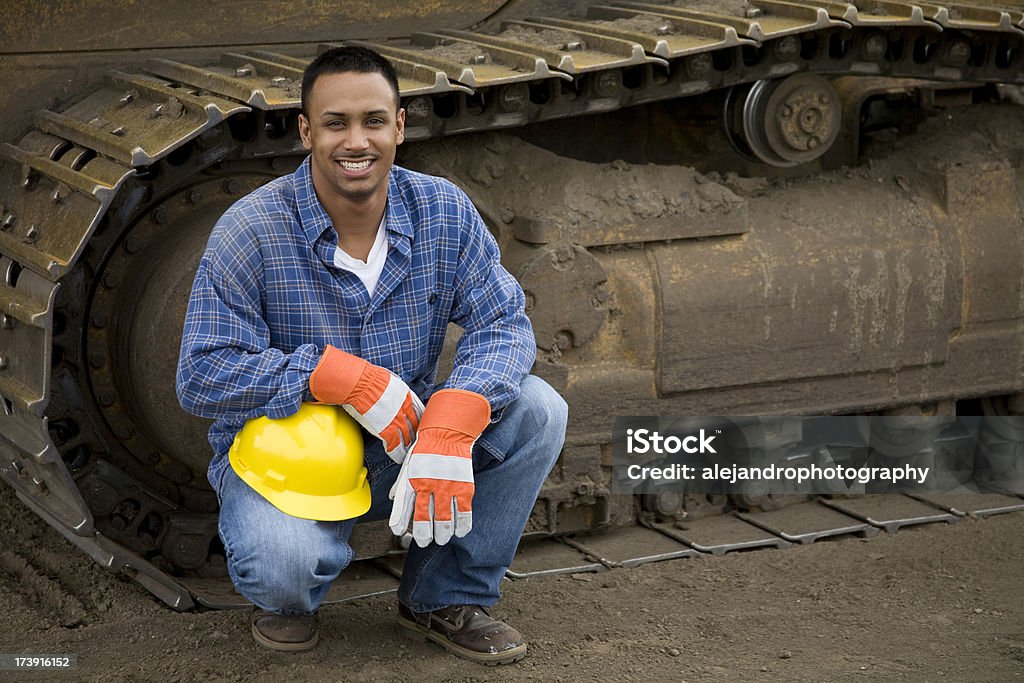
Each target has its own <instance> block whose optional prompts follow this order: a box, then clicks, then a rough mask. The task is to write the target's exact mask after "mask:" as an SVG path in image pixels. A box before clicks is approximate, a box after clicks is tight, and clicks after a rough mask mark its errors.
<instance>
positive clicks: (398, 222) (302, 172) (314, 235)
mask: <svg viewBox="0 0 1024 683" xmlns="http://www.w3.org/2000/svg"><path fill="white" fill-rule="evenodd" d="M397 168H398V167H397V166H394V165H392V167H391V171H390V172H389V173H388V206H387V209H386V210H385V211H384V227H385V228H386V229H387V230H389V231H391V232H395V233H398V234H399V235H403V236H405V237H409V238H411V237H412V234H413V229H412V220H411V219H410V218H409V214H408V213H407V212H406V210H405V203H404V202H403V201H402V193H401V190H400V189H399V187H398V181H397V180H395V169H397ZM294 178H295V199H296V204H297V205H298V209H299V220H300V222H301V224H302V231H303V232H304V233H305V234H306V239H307V240H309V243H310V244H315V243H316V241H317V240H318V239H320V236H321V235H323V234H324V231H326V230H328V229H332V230H333V227H334V224H333V223H332V222H331V217H330V216H328V215H327V211H326V210H325V209H324V207H323V204H321V203H320V200H319V199H317V196H316V190H315V189H314V188H313V174H312V156H311V155H310V156H307V157H306V158H305V159H304V160H303V161H302V163H301V164H299V167H298V168H297V169H295V174H294Z"/></svg>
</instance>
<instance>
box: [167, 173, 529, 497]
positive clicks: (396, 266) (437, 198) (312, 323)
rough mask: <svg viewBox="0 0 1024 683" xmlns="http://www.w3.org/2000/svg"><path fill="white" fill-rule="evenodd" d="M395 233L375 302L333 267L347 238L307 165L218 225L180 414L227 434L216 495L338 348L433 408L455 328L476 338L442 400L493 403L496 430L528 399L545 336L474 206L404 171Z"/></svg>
mask: <svg viewBox="0 0 1024 683" xmlns="http://www.w3.org/2000/svg"><path fill="white" fill-rule="evenodd" d="M384 226H385V229H386V237H387V240H388V244H389V250H388V255H387V260H386V262H385V264H384V270H383V272H382V273H381V275H380V280H379V282H378V284H377V288H376V291H375V292H374V294H373V296H372V297H370V296H369V294H368V293H367V291H366V288H365V287H364V286H363V283H362V282H361V281H360V280H359V278H358V277H357V276H356V275H354V274H353V273H351V272H349V271H346V270H343V269H339V268H337V267H336V266H335V265H334V251H335V248H336V247H337V245H338V238H337V234H336V232H335V231H334V229H333V225H332V223H331V219H330V218H329V217H328V215H327V212H326V211H325V210H324V208H323V206H322V205H321V204H320V202H319V201H318V200H317V197H316V194H315V192H314V190H313V181H312V177H311V175H310V160H309V158H307V159H306V160H305V161H304V162H303V163H302V164H301V165H300V166H299V168H298V169H297V170H296V171H295V173H292V174H290V175H286V176H282V177H280V178H277V179H275V180H273V181H271V182H269V183H267V184H266V185H264V186H263V187H261V188H259V189H258V190H256V191H255V192H253V193H251V194H249V195H248V196H246V197H244V198H243V199H241V200H240V201H238V202H236V203H235V204H234V206H232V207H231V208H230V209H228V211H227V212H226V213H225V214H224V215H223V216H222V217H221V219H220V220H219V221H218V222H217V225H216V226H215V227H214V229H213V233H212V234H211V235H210V240H209V242H208V243H207V246H206V252H205V253H204V254H203V257H202V260H201V261H200V262H199V270H198V271H197V272H196V278H195V282H194V283H193V285H192V296H191V299H190V300H189V305H188V312H187V313H186V315H185V329H184V333H183V336H182V340H181V355H180V357H179V360H178V375H177V390H178V400H179V401H180V402H181V405H182V407H184V408H185V410H187V411H189V412H190V413H193V414H195V415H199V416H201V417H206V418H213V419H215V420H216V421H215V422H214V424H213V426H212V427H211V428H210V434H209V438H210V444H211V445H212V446H213V453H214V457H213V461H212V462H211V463H210V471H209V472H208V476H209V477H210V482H211V484H213V485H214V487H216V486H217V482H218V481H219V479H220V474H221V473H222V472H223V470H224V468H225V467H226V463H227V459H226V458H223V457H222V456H224V455H226V454H227V452H228V449H229V448H230V447H231V442H232V441H233V440H234V437H235V434H236V433H237V432H238V430H239V429H241V428H242V425H243V424H245V422H246V420H248V419H250V418H253V417H259V416H261V415H267V416H269V417H270V418H275V419H276V418H281V417H286V416H288V415H291V414H293V413H295V412H296V411H297V410H298V409H299V404H300V403H301V402H302V401H303V400H309V395H308V388H309V376H310V374H311V373H312V371H313V368H315V367H316V365H317V363H318V362H319V360H320V354H321V353H322V351H323V349H324V347H325V346H326V345H327V344H331V345H333V346H336V347H337V348H339V349H343V350H345V351H348V352H349V353H352V354H354V355H356V356H359V357H360V358H363V359H365V360H367V361H369V362H371V363H373V364H375V365H380V366H382V367H385V368H387V369H389V370H391V371H392V372H394V373H395V374H396V375H398V376H399V377H401V378H402V379H403V380H405V382H406V383H407V384H408V385H409V387H410V388H411V389H412V390H413V391H414V392H416V394H417V395H419V396H420V397H421V398H422V399H423V400H426V399H428V398H429V395H430V394H431V393H432V391H433V389H434V382H435V380H436V374H437V361H438V356H439V354H440V352H441V346H442V343H443V341H444V336H445V330H446V328H447V325H448V322H449V321H451V322H454V323H456V324H457V325H459V326H461V327H462V328H464V330H465V333H464V334H463V336H462V338H461V339H460V340H459V343H458V345H457V347H456V355H455V369H454V371H453V372H452V374H451V376H450V377H449V379H448V380H447V381H446V382H445V385H444V386H445V387H448V388H458V389H466V390H469V391H475V392H477V393H479V394H482V395H483V396H485V397H486V398H487V400H488V401H489V402H490V404H491V409H492V413H493V415H494V419H495V420H496V419H498V417H500V415H501V409H502V408H503V407H504V406H506V405H507V404H508V403H510V402H511V401H513V400H515V399H516V398H517V397H518V395H519V383H520V381H521V380H522V379H523V377H525V376H526V374H527V373H528V372H529V370H530V366H531V365H532V364H533V361H534V358H535V356H536V344H535V342H534V337H533V328H532V327H531V325H530V321H529V319H528V318H527V317H526V314H525V312H524V305H525V300H524V296H523V291H522V289H521V288H520V286H519V283H517V282H516V281H515V279H514V278H513V277H512V276H511V275H510V274H509V272H508V271H507V270H505V268H504V267H503V266H502V265H501V263H500V261H499V253H498V246H497V244H496V243H495V241H494V238H493V237H492V236H491V234H490V233H489V232H488V231H487V228H486V226H485V225H484V223H483V220H482V219H481V218H480V215H479V214H478V213H477V211H476V209H475V208H474V207H473V205H472V203H471V202H470V201H469V198H468V197H467V196H466V195H465V193H464V192H462V190H460V189H459V188H457V187H456V186H455V185H453V184H452V183H450V182H448V181H447V180H444V179H442V178H435V177H432V176H428V175H423V174H421V173H415V172H413V171H409V170H406V169H404V168H401V167H398V166H393V167H392V169H391V174H390V176H389V179H388V200H387V210H386V218H385V222H384Z"/></svg>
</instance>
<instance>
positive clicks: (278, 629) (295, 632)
mask: <svg viewBox="0 0 1024 683" xmlns="http://www.w3.org/2000/svg"><path fill="white" fill-rule="evenodd" d="M252 637H253V638H254V639H255V640H256V642H257V643H259V644H260V645H262V646H263V647H267V648H270V649H271V650H278V651H279V652H298V651H300V650H310V649H312V648H314V647H315V646H316V643H317V640H319V638H320V632H319V629H318V628H317V623H316V614H274V613H273V612H268V611H266V610H262V609H255V610H254V611H253V613H252Z"/></svg>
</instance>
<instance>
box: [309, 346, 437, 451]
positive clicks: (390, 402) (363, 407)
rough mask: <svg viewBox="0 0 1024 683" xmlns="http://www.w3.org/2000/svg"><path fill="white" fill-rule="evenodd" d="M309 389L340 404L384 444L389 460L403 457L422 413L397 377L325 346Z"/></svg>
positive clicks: (326, 400) (315, 395)
mask: <svg viewBox="0 0 1024 683" xmlns="http://www.w3.org/2000/svg"><path fill="white" fill-rule="evenodd" d="M309 391H310V393H312V394H313V398H315V399H316V400H317V401H319V402H320V403H330V404H333V405H340V406H341V407H342V408H343V409H344V410H345V412H347V413H348V414H349V415H351V416H352V417H353V418H354V419H355V421H356V422H358V423H359V424H360V425H361V426H362V427H363V428H364V429H366V431H368V432H370V433H371V434H373V435H375V436H376V437H377V438H379V439H380V440H381V441H382V442H383V443H384V450H385V451H386V452H387V454H388V457H390V458H391V459H392V460H394V461H395V462H397V463H401V462H402V461H403V460H405V456H406V453H408V452H409V447H410V446H411V445H412V442H413V439H414V438H415V436H416V428H417V427H418V426H419V423H420V416H421V415H422V414H423V402H422V401H420V399H419V397H418V396H416V394H414V393H413V392H412V389H410V388H409V385H407V384H406V383H405V382H403V381H402V380H401V379H400V378H399V377H397V376H396V375H394V374H393V373H392V372H390V371H389V370H387V369H385V368H382V367H380V366H378V365H374V364H373V363H370V362H368V361H365V360H363V359H362V358H359V357H358V356H353V355H352V354H351V353H346V352H345V351H342V350H341V349H336V348H334V347H333V346H331V345H328V346H327V348H326V349H324V353H323V355H322V356H321V357H320V362H319V363H317V366H316V368H314V369H313V374H312V375H310V377H309Z"/></svg>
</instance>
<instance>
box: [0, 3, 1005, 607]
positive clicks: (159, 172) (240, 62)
mask: <svg viewBox="0 0 1024 683" xmlns="http://www.w3.org/2000/svg"><path fill="white" fill-rule="evenodd" d="M349 42H359V41H349ZM364 44H366V45H368V46H370V47H373V48H374V49H377V50H379V51H380V52H382V53H383V54H385V55H387V56H388V57H389V58H390V59H392V61H393V62H394V63H395V65H396V68H397V70H398V73H399V76H400V86H401V94H402V103H403V106H404V107H405V109H406V111H407V123H406V139H407V140H409V141H418V140H426V139H431V138H441V137H445V136H452V135H457V134H465V133H479V132H483V131H491V130H499V129H504V128H513V127H521V126H525V125H527V124H531V123H537V122H543V121H551V120H555V119H564V118H571V117H578V116H582V115H586V114H590V113H597V112H611V111H614V110H618V109H622V108H625V107H630V106H635V105H640V104H645V103H651V102H657V101H665V100H672V99H677V98H681V97H688V96H693V95H699V94H702V93H706V92H709V91H715V90H722V91H725V90H727V89H730V88H737V87H750V88H751V90H753V88H755V87H757V85H756V84H759V83H763V82H767V81H770V80H772V79H780V78H782V77H787V76H793V75H796V74H813V75H819V76H871V77H878V78H886V79H890V78H900V79H915V81H921V82H931V83H936V82H939V83H956V84H959V83H972V84H980V83H997V84H1024V12H1021V11H1020V10H1019V9H997V8H993V7H988V6H985V7H983V6H980V5H977V6H976V5H969V4H958V5H951V4H920V3H917V4H915V3H904V2H889V1H873V2H859V3H857V4H851V3H844V2H832V1H831V0H821V1H813V2H812V1H806V0H805V1H800V2H788V1H776V0H761V1H758V2H753V3H751V4H750V7H749V9H748V10H746V11H745V12H743V13H742V15H733V14H729V13H726V12H721V13H718V12H715V13H712V12H705V11H697V10H693V9H685V8H678V7H674V6H668V5H653V4H645V3H632V2H622V3H611V4H609V5H607V6H599V7H598V6H595V7H592V8H590V10H589V14H588V17H587V18H586V19H579V20H567V19H560V18H545V17H539V18H530V19H525V20H512V21H508V22H505V23H504V24H502V25H501V26H500V28H497V29H494V30H489V31H486V32H474V31H456V30H443V31H437V32H430V33H422V34H414V35H412V36H411V37H409V38H407V39H403V40H395V41H387V42H372V43H369V42H368V43H364ZM326 46H329V45H325V46H321V48H323V47H326ZM312 56H313V55H312V54H310V55H309V56H307V57H295V56H288V55H284V54H277V53H273V52H268V51H263V50H250V51H242V52H226V53H224V54H223V55H222V57H221V59H220V63H219V64H217V65H214V66H210V65H194V64H188V63H184V62H178V61H171V60H167V59H153V60H150V61H148V62H146V63H145V64H144V65H143V67H142V68H141V69H138V70H134V71H131V72H127V73H126V72H121V71H111V72H109V73H108V74H107V79H106V83H105V85H104V86H103V87H101V88H100V89H98V90H96V91H95V92H92V93H91V94H89V95H87V96H86V97H84V98H83V99H81V100H79V101H77V102H76V103H74V104H72V105H71V106H69V107H67V108H65V109H64V110H62V111H59V112H56V111H40V112H38V113H37V115H36V117H35V126H34V129H33V130H31V131H30V132H28V133H27V134H26V135H24V136H23V137H22V138H21V139H20V140H19V141H18V142H17V143H15V144H9V143H4V144H3V145H0V272H2V273H3V278H2V281H0V303H2V306H0V339H2V340H3V341H2V343H0V349H2V351H0V397H2V401H0V434H2V439H0V452H2V454H3V457H2V458H0V474H2V475H3V477H4V478H5V479H6V480H7V481H8V482H9V483H10V484H11V485H12V486H13V487H14V488H15V489H16V491H17V494H18V496H19V498H20V499H21V500H22V501H23V502H24V503H25V504H27V505H28V506H29V507H31V508H32V509H33V510H34V511H35V512H36V514H38V515H39V516H40V517H42V518H43V519H45V520H46V521H47V522H48V523H49V524H50V525H51V526H53V527H54V528H56V529H57V530H58V531H60V532H61V533H62V534H63V535H64V536H65V537H66V538H67V539H68V540H70V541H71V542H72V543H74V544H75V545H77V546H78V547H79V548H81V549H82V550H84V551H85V552H86V553H88V554H89V555H90V556H92V557H93V558H94V559H95V560H96V561H97V562H99V563H100V564H102V565H104V566H107V567H109V568H111V569H113V570H115V571H120V572H123V573H125V574H128V575H131V576H133V577H134V578H136V579H137V580H138V581H139V582H140V583H142V584H143V585H144V586H146V588H148V589H149V590H151V591H152V592H153V593H154V594H156V595H157V596H158V597H160V598H161V599H162V600H163V601H165V602H166V603H167V604H169V605H171V606H172V607H175V608H177V609H188V608H191V607H192V606H193V605H194V601H193V597H192V592H190V590H189V589H188V588H186V587H185V585H184V584H183V583H182V581H180V580H178V579H177V578H175V577H173V576H172V575H171V573H169V572H170V570H172V568H177V570H181V569H182V568H184V569H185V570H187V571H190V572H193V573H194V574H195V575H197V576H198V578H200V579H201V578H202V575H203V574H208V575H216V574H218V573H219V571H218V567H217V566H212V565H211V564H210V558H209V554H210V548H211V545H212V544H215V542H216V514H215V513H216V499H215V497H214V496H213V494H212V492H211V491H210V490H209V489H208V487H206V486H205V482H202V481H201V479H202V477H201V472H202V467H201V464H197V463H198V459H199V456H197V463H189V464H184V463H182V462H179V461H177V460H175V459H174V458H171V457H169V456H168V455H167V453H166V452H165V449H163V448H161V447H160V445H159V444H154V443H152V442H151V440H149V439H147V437H146V436H145V434H144V430H141V429H140V428H139V425H138V424H137V422H138V418H137V416H136V415H134V414H133V413H132V410H131V408H130V405H129V402H127V401H126V400H125V397H124V396H122V395H120V394H119V393H118V392H117V391H116V386H115V384H116V377H115V372H116V369H112V368H113V366H114V365H116V363H113V362H112V359H110V358H108V357H106V356H105V354H104V353H103V352H102V350H101V349H102V348H103V344H102V343H99V342H101V341H102V340H104V339H106V338H107V335H112V334H119V333H125V330H119V329H118V328H117V324H118V322H117V320H116V316H112V315H111V313H112V308H111V306H112V304H111V303H110V301H112V299H113V297H114V296H124V295H123V294H118V292H119V291H120V292H123V291H124V288H125V287H131V286H132V283H133V279H132V277H133V276H132V272H133V268H137V267H139V264H138V263H136V262H134V261H133V259H134V258H135V255H136V254H138V253H140V252H142V251H145V249H146V247H147V245H150V244H151V243H153V241H154V240H166V239H169V238H168V237H167V233H168V230H167V227H166V226H169V225H171V226H173V225H175V222H174V221H175V219H176V216H179V215H180V214H181V212H183V211H185V210H186V209H187V208H188V207H192V208H193V209H195V207H200V208H201V209H202V210H203V211H206V212H208V213H210V214H211V215H214V217H215V214H216V211H217V210H218V209H219V210H223V208H226V206H227V205H228V204H229V203H230V202H231V201H234V200H235V199H237V198H239V197H240V196H242V195H243V194H244V193H245V192H248V191H249V190H251V189H253V188H255V187H257V186H258V185H259V184H261V183H262V182H265V181H266V180H268V179H269V178H271V177H274V176H276V175H280V174H282V173H285V172H287V171H288V170H290V169H291V168H292V167H294V164H295V162H296V161H297V158H298V155H300V154H302V152H303V150H302V149H301V146H300V145H299V143H298V138H297V135H296V134H295V131H296V116H297V114H298V108H299V104H300V99H299V97H300V92H299V85H300V80H301V73H302V69H303V67H304V66H305V65H306V64H307V63H308V61H309V60H310V59H312ZM810 87H811V88H812V92H813V87H814V86H813V85H811V86H810ZM748 95H749V93H748ZM819 97H821V98H822V99H821V101H820V104H821V106H822V108H823V109H825V110H826V111H827V112H832V113H833V114H834V116H831V118H830V117H825V119H823V120H822V121H821V122H812V124H811V125H810V128H809V129H808V130H807V131H806V134H801V135H798V136H793V135H788V134H787V133H786V131H785V130H784V129H781V128H780V129H779V130H776V131H775V133H774V134H773V133H772V132H771V131H769V132H768V134H767V138H765V139H761V138H760V137H758V136H753V135H750V134H749V131H747V135H744V134H743V123H744V121H741V122H740V124H741V125H740V126H739V130H740V132H739V133H738V136H737V137H738V138H739V139H738V140H737V141H736V144H737V145H738V146H739V147H746V148H747V151H748V152H750V151H752V152H754V153H755V154H758V156H760V157H762V158H765V159H767V160H768V163H770V164H771V163H772V161H775V162H777V163H775V164H773V165H777V166H786V165H792V164H794V163H799V161H800V158H801V154H802V153H803V152H805V151H806V150H807V149H808V148H812V147H814V146H815V145H817V144H820V143H821V142H822V141H824V140H826V139H829V138H830V139H835V135H836V129H837V127H838V123H837V121H838V117H839V115H840V114H839V112H838V107H839V106H840V105H839V103H838V101H836V100H834V99H830V96H829V95H828V94H827V93H821V94H820V95H819ZM739 115H742V116H746V115H747V113H746V110H744V111H743V112H739ZM773 135H774V137H773ZM765 150H767V151H765ZM759 152H760V154H759ZM765 155H766V156H765ZM642 242H643V237H642V236H640V237H637V238H631V237H630V236H628V235H620V236H619V238H618V239H617V241H616V240H615V239H612V238H608V239H606V240H605V241H604V243H603V244H604V246H608V245H611V244H636V243H642ZM161 244H163V243H161ZM167 244H170V245H173V240H172V241H171V242H168V243H167ZM147 265H148V267H159V264H155V263H149V264H147ZM140 305H145V304H140ZM76 331H81V335H82V337H83V338H84V339H85V343H83V342H82V340H81V339H79V338H78V337H76V336H75V335H76V334H77V332H76ZM94 340H95V341H97V343H92V342H93V341H94ZM87 349H88V351H87ZM160 361H162V362H164V363H167V362H172V363H173V360H172V359H169V358H167V357H164V358H158V359H155V360H154V362H160ZM125 362H131V363H139V362H140V361H139V360H138V359H137V358H132V359H130V361H125ZM133 367H134V366H133ZM72 368H77V369H81V368H88V378H89V380H88V384H89V386H88V389H89V391H91V394H92V396H87V395H86V392H85V390H84V389H83V386H82V383H81V382H78V381H76V379H75V375H74V373H73V372H72V370H71V369H72ZM153 390H154V391H156V389H155V388H154V389H153ZM607 436H608V435H607V433H604V432H600V431H598V432H591V433H572V432H570V434H569V436H568V441H567V446H568V447H569V448H575V449H586V450H591V451H594V452H597V451H599V450H600V447H601V445H602V444H606V443H608V438H607ZM115 442H116V443H115ZM115 461H116V462H115ZM197 473H198V477H197ZM548 489H549V490H548V495H549V496H550V497H551V499H552V500H553V501H558V500H561V501H563V502H564V501H566V500H569V499H571V498H573V497H580V496H582V497H587V496H591V495H592V494H593V492H592V491H589V490H583V489H582V487H577V488H572V489H571V490H568V489H566V490H562V489H559V488H558V487H557V486H554V485H552V486H550V487H548ZM711 507H713V508H714V507H715V505H714V504H712V505H711ZM818 507H821V506H818ZM721 508H722V506H718V509H721ZM545 509H546V512H541V513H539V518H538V519H535V520H531V524H532V531H533V533H535V534H538V535H545V534H551V533H555V532H564V531H565V526H564V525H559V524H558V520H557V519H556V516H557V509H558V505H557V504H549V505H547V506H546V508H545ZM815 509H818V508H815ZM848 512H849V511H846V510H840V513H841V514H844V515H845V514H848ZM950 514H952V513H950ZM537 515H538V513H537V512H535V517H536V516H537ZM98 517H102V518H103V520H104V521H103V524H102V528H100V526H101V525H99V524H98V523H97V518H98ZM729 519H730V520H736V521H739V522H742V523H744V524H748V525H752V527H754V528H759V529H762V530H763V525H760V526H759V525H758V523H757V522H756V521H755V520H754V518H750V519H742V518H740V517H732V516H730V517H729ZM586 524H587V525H588V526H590V527H594V528H600V527H607V526H609V525H611V519H610V514H605V515H603V516H602V515H601V514H597V516H596V517H592V518H589V519H588V520H587V522H586ZM669 531H671V530H665V529H661V530H658V534H660V536H659V538H661V537H665V538H668V537H670V536H673V535H674V532H673V533H668V532H669ZM675 536H678V534H675ZM773 536H775V537H776V538H782V537H780V536H777V535H775V534H774V533H773ZM783 540H784V539H783ZM683 542H684V544H686V543H689V542H688V541H686V540H685V538H684V540H683ZM584 545H585V544H584ZM698 545H700V544H699V543H698ZM685 547H686V548H690V549H693V548H696V547H697V546H694V545H693V544H692V543H690V544H689V545H686V546H685ZM712 552H713V551H712ZM590 555H591V556H592V557H594V558H597V561H598V563H599V564H601V565H602V566H605V563H603V562H602V561H601V559H600V558H599V557H598V555H599V553H598V554H597V555H595V554H593V553H590ZM147 558H149V559H147ZM154 558H155V559H154ZM631 559H635V558H626V560H610V561H611V562H624V561H630V560H631ZM150 560H154V561H155V562H157V564H153V563H151V561H150ZM220 571H222V568H220Z"/></svg>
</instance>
